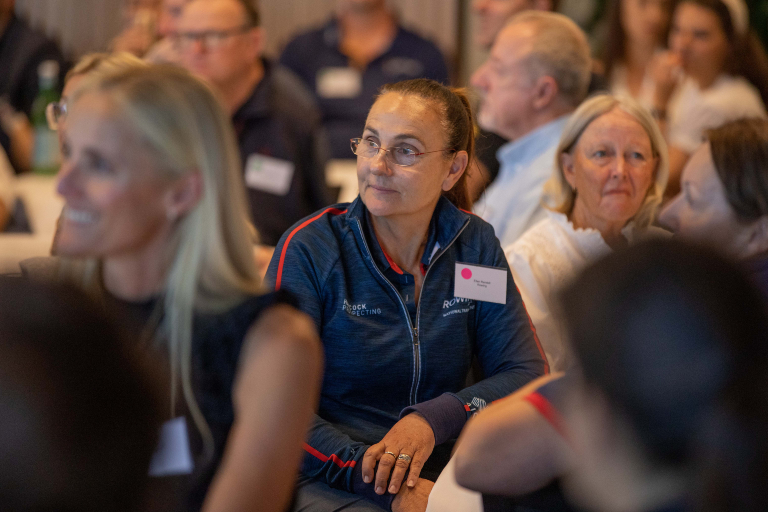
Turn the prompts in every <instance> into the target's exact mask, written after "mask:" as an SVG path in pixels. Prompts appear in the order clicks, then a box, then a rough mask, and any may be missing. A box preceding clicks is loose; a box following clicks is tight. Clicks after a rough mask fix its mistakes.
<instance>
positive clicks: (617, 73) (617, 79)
mask: <svg viewBox="0 0 768 512" xmlns="http://www.w3.org/2000/svg"><path fill="white" fill-rule="evenodd" d="M648 67H650V66H648ZM655 87H656V84H655V83H654V81H653V77H652V76H651V75H650V74H649V73H648V69H647V68H646V70H645V75H644V76H643V83H642V84H641V85H640V91H638V92H639V94H638V95H637V96H635V95H634V94H632V91H630V90H629V86H628V85H627V67H626V66H625V65H624V64H616V65H615V66H614V67H613V69H612V70H611V93H612V94H613V95H614V96H629V97H630V98H634V99H635V101H637V102H638V103H640V105H642V106H643V107H645V108H646V109H648V110H651V109H652V108H653V92H654V90H655Z"/></svg>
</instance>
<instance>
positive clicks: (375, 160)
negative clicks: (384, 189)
mask: <svg viewBox="0 0 768 512" xmlns="http://www.w3.org/2000/svg"><path fill="white" fill-rule="evenodd" d="M387 153H388V152H387V151H384V150H383V149H379V151H378V153H376V154H375V155H373V157H371V159H370V162H369V164H368V165H369V166H370V169H371V172H372V173H373V174H389V166H388V165H387V164H388V162H387V158H388V155H387Z"/></svg>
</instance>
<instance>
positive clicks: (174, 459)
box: [149, 416, 195, 476]
mask: <svg viewBox="0 0 768 512" xmlns="http://www.w3.org/2000/svg"><path fill="white" fill-rule="evenodd" d="M193 469H195V464H194V462H192V452H191V451H190V449H189V436H188V435H187V421H186V419H185V418H184V416H180V417H178V418H175V419H172V420H169V421H166V422H165V423H163V426H162V428H161V429H160V440H159V442H158V443H157V448H156V449H155V453H153V454H152V460H151V461H150V463H149V476H173V475H188V474H190V473H192V470H193Z"/></svg>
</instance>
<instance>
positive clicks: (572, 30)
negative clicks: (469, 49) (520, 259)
mask: <svg viewBox="0 0 768 512" xmlns="http://www.w3.org/2000/svg"><path fill="white" fill-rule="evenodd" d="M591 62H592V61H591V58H590V50H589V44H588V42H587V38H586V36H585V35H584V33H583V32H582V30H581V29H580V28H579V27H578V26H577V25H576V24H575V23H574V22H573V21H571V20H570V19H568V18H567V17H565V16H563V15H561V14H556V13H551V12H538V11H525V12H522V13H520V14H518V15H517V16H515V17H514V18H513V19H512V21H510V22H509V24H508V25H506V26H505V27H504V28H503V29H502V30H501V32H500V33H499V35H498V36H497V38H496V41H495V43H494V45H493V47H492V48H491V52H490V56H489V57H488V60H487V61H486V62H485V63H484V64H483V65H482V66H481V67H480V68H479V69H478V70H477V71H476V72H475V74H474V75H473V76H472V85H474V86H475V87H477V88H478V89H479V90H480V91H481V93H482V103H481V106H480V110H479V114H478V123H479V124H480V127H481V128H483V129H485V130H488V131H491V132H493V133H498V134H499V135H501V136H502V137H505V138H507V139H509V140H511V141H512V142H509V143H507V144H505V145H504V146H502V147H501V149H499V151H498V153H497V158H498V159H499V162H500V163H501V169H500V171H499V176H498V178H497V179H496V180H495V181H494V182H493V184H492V185H491V186H490V187H488V189H487V190H486V192H485V194H484V195H483V196H482V197H481V198H480V201H478V203H477V204H476V205H475V213H477V214H478V215H480V216H481V217H482V218H483V219H484V220H486V221H487V222H489V223H490V224H491V225H492V226H493V227H494V229H495V230H496V236H497V237H498V238H499V240H500V241H501V245H502V246H507V245H509V244H510V243H512V242H514V241H515V240H517V239H518V238H519V237H520V236H521V235H522V234H523V233H524V232H525V231H526V230H527V229H528V228H530V227H531V226H533V225H534V224H535V223H536V222H538V221H539V220H541V219H542V218H543V216H544V209H543V207H542V206H541V198H542V194H543V187H544V183H545V182H546V181H547V179H548V178H549V177H550V175H551V174H552V171H553V169H554V159H555V148H556V147H557V143H558V141H559V139H560V134H561V132H562V129H563V126H564V125H565V122H566V120H567V119H568V115H569V114H570V113H571V112H573V110H574V109H575V108H576V107H577V106H578V105H579V103H581V101H582V100H583V99H584V98H585V97H586V95H587V89H588V87H589V82H590V69H591Z"/></svg>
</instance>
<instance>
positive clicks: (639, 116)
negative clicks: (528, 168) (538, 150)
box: [543, 94, 669, 229]
mask: <svg viewBox="0 0 768 512" xmlns="http://www.w3.org/2000/svg"><path fill="white" fill-rule="evenodd" d="M616 108H618V109H621V110H622V111H624V112H626V113H627V114H629V115H631V116H632V117H634V118H635V120H636V121H637V122H638V123H639V124H640V126H642V127H643V129H644V130H645V133H647V134H648V138H649V139H650V140H651V151H652V152H653V156H654V158H656V159H658V161H657V164H656V171H655V176H654V180H653V184H652V185H651V186H650V187H649V188H648V192H647V194H646V197H645V201H644V202H643V204H642V206H641V207H640V209H639V210H638V211H637V213H636V214H635V216H634V221H635V225H636V226H637V227H638V228H640V229H645V228H647V227H648V226H650V225H651V224H652V223H653V221H654V219H655V218H656V213H657V212H658V209H659V205H660V204H661V200H662V199H663V198H664V189H665V188H666V187H667V180H668V179H669V154H668V152H667V143H666V142H665V141H664V136H663V135H662V134H661V130H660V129H659V126H658V125H657V124H656V121H655V120H654V119H653V117H652V116H651V114H650V113H649V112H648V111H647V110H646V109H645V108H643V107H642V106H640V104H639V103H637V102H636V101H635V100H634V99H632V98H630V97H627V96H612V95H610V94H598V95H596V96H593V97H591V98H589V99H588V100H586V101H585V102H584V103H582V104H581V105H580V106H579V108H577V109H576V111H575V112H574V113H573V114H572V115H571V117H570V119H568V122H567V123H566V125H565V128H563V134H562V136H561V137H560V143H559V144H558V146H557V151H555V172H554V173H553V175H552V177H551V178H550V179H549V181H547V183H546V184H545V185H544V200H543V201H544V204H545V206H547V207H548V208H549V209H550V210H554V211H557V212H560V213H564V214H566V215H570V213H571V211H572V210H573V203H574V201H575V199H576V194H575V192H574V190H573V188H572V187H571V185H570V184H569V183H568V181H567V180H566V179H565V174H564V171H563V164H562V162H561V159H560V157H561V155H562V154H563V153H570V152H571V151H573V149H574V147H576V144H578V142H579V138H581V134H582V133H584V130H586V129H587V126H589V125H590V124H591V123H592V121H594V120H595V119H597V118H598V117H600V116H602V115H603V114H607V113H608V112H610V111H611V110H613V109H616Z"/></svg>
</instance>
